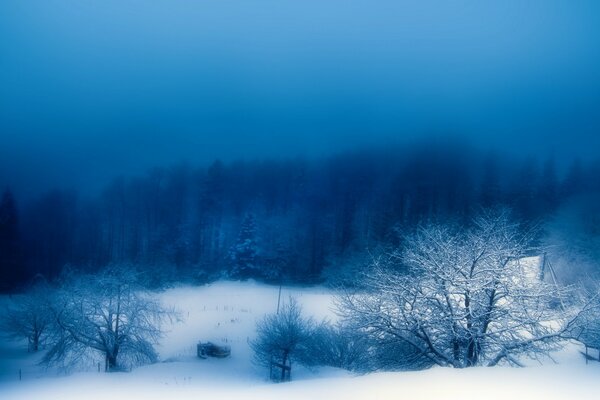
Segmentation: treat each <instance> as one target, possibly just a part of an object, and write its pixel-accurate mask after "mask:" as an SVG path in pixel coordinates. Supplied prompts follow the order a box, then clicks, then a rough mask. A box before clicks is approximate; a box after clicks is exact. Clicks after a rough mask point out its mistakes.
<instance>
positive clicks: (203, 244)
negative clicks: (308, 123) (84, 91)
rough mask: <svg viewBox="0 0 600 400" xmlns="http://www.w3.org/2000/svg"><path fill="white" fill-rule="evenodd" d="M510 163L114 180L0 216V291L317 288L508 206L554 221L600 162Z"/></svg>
mask: <svg viewBox="0 0 600 400" xmlns="http://www.w3.org/2000/svg"><path fill="white" fill-rule="evenodd" d="M563 169H564V171H559V168H558V167H557V165H555V161H554V160H553V159H539V158H535V157H531V158H527V159H524V160H523V159H521V160H517V159H515V158H513V157H509V156H507V155H503V154H499V153H493V152H490V153H485V154H484V153H481V152H479V151H476V150H474V149H472V148H469V147H468V146H458V145H454V146H449V145H446V144H439V143H438V144H432V143H428V144H420V145H413V146H405V147H404V148H395V149H388V150H381V149H380V150H362V151H356V152H352V153H345V154H341V155H337V156H331V157H325V158H322V159H318V160H307V159H288V160H271V161H237V162H231V163H223V162H220V161H215V162H213V163H212V164H211V165H210V166H207V167H196V166H190V165H186V164H184V165H179V166H175V167H171V168H157V169H154V170H152V171H150V172H148V173H147V174H146V175H144V176H137V177H133V178H118V179H115V180H114V181H113V182H112V183H110V184H109V185H108V186H107V187H106V188H105V189H104V190H103V191H102V193H101V194H98V195H97V196H94V197H93V198H84V197H82V196H81V195H79V194H78V193H75V192H72V191H64V190H54V191H51V192H49V193H46V194H44V195H42V196H40V197H39V198H37V199H35V200H34V201H32V202H30V203H28V204H16V202H15V200H14V199H13V197H12V195H11V194H10V192H9V191H7V192H6V194H5V195H4V197H3V199H2V203H1V205H0V250H1V253H0V254H1V257H2V258H1V260H0V263H1V268H2V276H3V284H4V286H3V288H2V289H3V290H11V289H12V288H15V287H16V286H18V285H19V284H22V283H24V282H27V281H29V280H31V279H32V277H33V276H35V275H36V274H42V275H43V276H45V277H47V278H49V279H52V278H54V277H56V276H57V275H58V274H60V272H61V271H62V270H63V269H64V268H65V267H67V266H71V267H72V268H75V269H81V270H83V271H86V272H93V271H96V270H98V269H100V268H101V267H103V266H106V265H110V264H132V265H136V266H139V267H141V268H143V269H144V271H147V272H148V273H147V276H148V277H150V278H149V279H150V280H151V281H152V282H150V283H155V284H160V283H162V282H165V281H169V280H174V279H182V280H197V281H205V280H210V279H215V278H218V277H223V276H225V277H230V278H234V279H246V278H257V279H263V280H267V281H276V280H279V279H285V280H288V281H296V282H314V281H318V280H319V279H321V278H322V277H323V272H324V270H326V269H327V268H329V267H332V266H335V265H343V264H346V263H350V262H352V260H353V259H354V260H355V259H356V257H359V256H360V255H361V254H366V253H367V250H373V249H376V248H378V247H380V246H386V245H390V244H397V241H398V238H399V234H400V233H401V232H403V231H406V230H410V229H411V228H413V227H415V226H416V225H417V224H419V223H421V222H425V221H434V220H438V221H440V220H448V219H451V220H453V221H455V222H459V223H460V222H464V223H466V221H468V220H469V218H470V217H471V216H472V215H473V213H475V212H477V211H478V210H479V209H481V208H482V207H483V208H487V207H494V206H498V205H507V206H509V207H511V208H512V209H513V211H514V215H515V216H516V217H517V218H519V219H520V220H522V221H524V222H527V221H538V220H543V219H545V218H548V217H549V216H551V215H552V214H553V213H554V212H555V210H556V209H557V208H558V207H559V206H560V205H561V204H563V203H564V202H566V201H567V200H568V199H569V198H572V197H574V196H577V195H580V194H582V193H591V192H597V191H599V190H600V182H599V181H598V179H597V177H598V176H600V175H599V173H600V167H599V164H597V163H596V164H584V163H582V162H579V161H574V162H573V163H572V165H571V166H570V167H567V168H563Z"/></svg>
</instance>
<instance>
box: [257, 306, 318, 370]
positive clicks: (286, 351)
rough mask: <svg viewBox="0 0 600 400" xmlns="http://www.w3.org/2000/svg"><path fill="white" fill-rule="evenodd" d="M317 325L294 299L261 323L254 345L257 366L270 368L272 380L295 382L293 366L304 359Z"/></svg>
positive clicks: (258, 325)
mask: <svg viewBox="0 0 600 400" xmlns="http://www.w3.org/2000/svg"><path fill="white" fill-rule="evenodd" d="M313 325H314V323H313V321H312V319H309V318H308V319H307V318H304V317H303V316H302V308H301V306H300V305H299V304H298V302H297V301H296V300H295V299H293V298H290V299H289V300H288V302H287V303H284V304H283V305H282V306H281V309H280V310H279V311H278V312H277V313H275V314H268V315H266V316H265V317H264V318H263V319H261V320H260V321H259V322H258V323H257V326H256V331H257V338H256V340H254V341H252V342H251V343H250V345H251V347H252V349H253V350H254V353H255V354H254V356H255V357H254V358H255V361H256V363H257V364H259V365H262V366H265V367H268V368H269V371H270V379H272V380H275V381H286V380H291V372H292V362H293V361H299V360H301V359H302V356H301V354H302V351H303V349H304V348H305V346H306V345H307V344H308V342H309V339H310V335H311V332H312V330H313Z"/></svg>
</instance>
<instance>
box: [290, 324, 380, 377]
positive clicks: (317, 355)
mask: <svg viewBox="0 0 600 400" xmlns="http://www.w3.org/2000/svg"><path fill="white" fill-rule="evenodd" d="M368 346H369V343H368V341H367V340H366V338H365V337H364V336H363V335H357V334H356V332H355V331H354V330H353V329H351V328H350V327H347V326H344V325H341V324H337V325H333V324H331V323H330V322H327V321H324V322H322V323H320V324H319V325H317V326H316V327H315V328H314V329H313V330H312V332H311V334H310V337H309V339H308V340H307V341H306V342H305V343H304V345H303V349H302V351H301V352H300V362H301V363H302V364H303V365H306V366H309V367H313V366H315V367H316V366H323V365H325V366H329V367H335V368H342V369H346V370H349V371H367V370H369V368H368V365H369V360H368V358H367V357H366V356H367V354H368Z"/></svg>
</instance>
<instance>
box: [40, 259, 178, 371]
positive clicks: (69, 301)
mask: <svg viewBox="0 0 600 400" xmlns="http://www.w3.org/2000/svg"><path fill="white" fill-rule="evenodd" d="M171 316H173V312H172V311H170V310H166V309H165V308H164V307H163V306H162V305H161V304H160V302H159V301H158V300H157V299H155V298H154V297H152V296H151V295H150V294H148V293H146V292H144V290H143V289H142V288H141V287H140V286H139V285H138V279H137V274H136V273H135V272H134V271H132V270H130V269H128V268H123V269H120V268H118V267H111V268H108V269H106V270H105V271H103V272H101V273H99V274H97V275H83V276H72V277H69V278H67V281H66V282H65V283H64V285H63V286H62V288H61V289H60V290H59V291H58V294H57V296H56V299H55V301H54V302H53V318H54V323H55V326H56V332H55V333H54V335H55V338H54V342H53V344H52V346H51V347H50V349H49V350H48V352H47V354H46V355H45V357H44V361H45V362H47V363H55V362H63V363H66V364H67V365H72V364H76V363H77V362H78V361H80V360H81V359H82V358H83V357H85V356H88V355H90V354H92V355H93V354H99V355H101V356H102V357H103V359H104V362H105V371H114V370H119V369H123V368H128V367H131V366H134V365H140V364H145V363H153V362H155V361H156V360H157V353H156V351H155V350H154V347H153V346H154V344H155V343H156V342H157V340H158V339H159V338H160V337H161V334H162V331H161V323H162V322H163V321H164V320H165V318H170V317H171Z"/></svg>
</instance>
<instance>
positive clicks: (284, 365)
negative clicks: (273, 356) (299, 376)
mask: <svg viewBox="0 0 600 400" xmlns="http://www.w3.org/2000/svg"><path fill="white" fill-rule="evenodd" d="M287 359H288V352H287V351H285V352H284V353H283V359H282V360H281V364H282V367H281V382H285V370H286V366H287ZM290 373H291V371H290Z"/></svg>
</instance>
